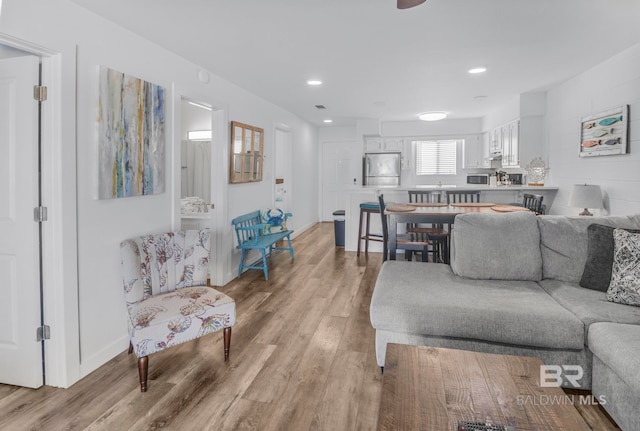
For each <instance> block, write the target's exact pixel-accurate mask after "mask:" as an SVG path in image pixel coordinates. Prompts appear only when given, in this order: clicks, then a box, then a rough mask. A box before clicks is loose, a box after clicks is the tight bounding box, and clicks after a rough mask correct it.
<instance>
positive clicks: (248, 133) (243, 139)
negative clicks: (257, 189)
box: [229, 121, 264, 184]
mask: <svg viewBox="0 0 640 431" xmlns="http://www.w3.org/2000/svg"><path fill="white" fill-rule="evenodd" d="M263 140H264V130H263V129H261V128H259V127H253V126H249V125H248V124H243V123H239V122H237V121H232V122H231V152H230V156H231V165H230V169H229V172H230V178H229V182H230V183H232V184H236V183H248V182H253V181H262V157H263V152H262V146H263Z"/></svg>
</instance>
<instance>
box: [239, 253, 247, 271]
mask: <svg viewBox="0 0 640 431" xmlns="http://www.w3.org/2000/svg"><path fill="white" fill-rule="evenodd" d="M246 255H247V250H245V249H244V248H243V249H242V256H240V265H239V266H238V278H240V276H241V275H242V269H243V268H244V258H245V256H246Z"/></svg>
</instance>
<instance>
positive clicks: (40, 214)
mask: <svg viewBox="0 0 640 431" xmlns="http://www.w3.org/2000/svg"><path fill="white" fill-rule="evenodd" d="M33 221H35V222H36V223H42V222H43V221H47V207H35V208H34V209H33Z"/></svg>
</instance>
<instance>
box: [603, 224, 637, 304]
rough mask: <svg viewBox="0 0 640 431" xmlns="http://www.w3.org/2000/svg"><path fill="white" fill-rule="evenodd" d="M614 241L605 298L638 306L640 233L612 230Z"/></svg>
mask: <svg viewBox="0 0 640 431" xmlns="http://www.w3.org/2000/svg"><path fill="white" fill-rule="evenodd" d="M613 240H614V243H615V250H614V257H613V268H612V270H611V284H610V285H609V290H607V300H609V301H611V302H618V303H620V304H627V305H635V306H640V234H634V233H630V232H627V231H625V230H624V229H615V230H614V231H613Z"/></svg>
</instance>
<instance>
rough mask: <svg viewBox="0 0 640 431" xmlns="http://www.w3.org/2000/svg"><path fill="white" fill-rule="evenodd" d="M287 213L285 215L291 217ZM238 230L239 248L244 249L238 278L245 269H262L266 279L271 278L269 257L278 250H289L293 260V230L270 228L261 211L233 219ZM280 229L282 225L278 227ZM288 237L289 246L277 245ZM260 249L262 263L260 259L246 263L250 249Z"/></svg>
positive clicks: (232, 222) (232, 221)
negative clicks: (268, 264)
mask: <svg viewBox="0 0 640 431" xmlns="http://www.w3.org/2000/svg"><path fill="white" fill-rule="evenodd" d="M290 216H291V214H290V213H287V214H286V215H285V217H290ZM231 224H233V226H234V228H235V230H236V237H237V239H238V245H237V247H236V248H237V249H240V250H242V257H241V258H240V266H239V267H238V278H240V275H241V274H242V271H243V270H244V269H261V270H262V271H263V272H264V279H265V280H268V279H269V270H268V268H267V258H268V257H270V256H271V254H272V253H273V252H274V251H276V250H280V251H282V250H289V255H290V256H291V260H293V247H292V246H291V234H292V233H293V231H292V230H283V231H274V232H271V231H270V230H269V225H268V224H266V223H263V222H262V219H261V217H260V211H253V212H250V213H248V214H244V215H241V216H239V217H236V218H234V219H233V220H231ZM276 229H280V227H278V228H276ZM284 239H286V240H287V244H288V247H276V243H277V242H278V241H282V240H284ZM254 249H256V250H260V253H261V254H262V265H261V266H259V265H258V263H259V261H256V262H254V263H252V264H248V265H245V259H246V257H247V252H248V251H249V250H254Z"/></svg>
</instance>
